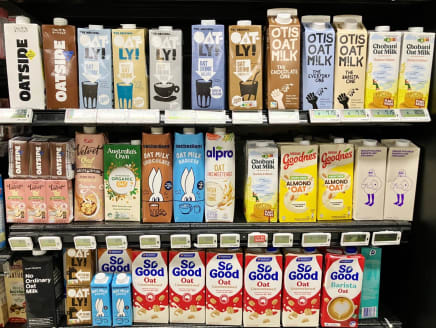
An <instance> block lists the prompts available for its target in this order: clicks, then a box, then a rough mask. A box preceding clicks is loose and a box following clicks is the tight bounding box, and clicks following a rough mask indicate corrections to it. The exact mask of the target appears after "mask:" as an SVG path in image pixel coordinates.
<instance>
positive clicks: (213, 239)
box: [194, 233, 218, 248]
mask: <svg viewBox="0 0 436 328" xmlns="http://www.w3.org/2000/svg"><path fill="white" fill-rule="evenodd" d="M217 244H218V237H217V235H216V234H214V233H204V234H203V233H202V234H199V235H197V243H196V244H194V246H195V247H197V248H217Z"/></svg>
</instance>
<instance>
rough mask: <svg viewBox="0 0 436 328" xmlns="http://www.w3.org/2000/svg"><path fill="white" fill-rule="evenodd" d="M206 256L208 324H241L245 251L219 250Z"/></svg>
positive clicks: (209, 252)
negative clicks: (243, 252)
mask: <svg viewBox="0 0 436 328" xmlns="http://www.w3.org/2000/svg"><path fill="white" fill-rule="evenodd" d="M206 256H207V266H206V324H207V325H232V326H241V325H242V285H243V284H242V283H243V279H244V277H243V269H242V266H243V264H242V263H243V254H242V251H241V250H226V249H221V250H219V249H218V250H214V251H208V252H207V255H206Z"/></svg>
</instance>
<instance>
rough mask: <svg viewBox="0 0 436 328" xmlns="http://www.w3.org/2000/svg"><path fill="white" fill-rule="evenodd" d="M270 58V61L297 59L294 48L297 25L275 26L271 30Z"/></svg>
mask: <svg viewBox="0 0 436 328" xmlns="http://www.w3.org/2000/svg"><path fill="white" fill-rule="evenodd" d="M271 36H272V38H271V39H272V40H271V49H272V50H271V60H272V61H297V54H298V52H299V50H300V49H296V48H297V45H296V43H297V42H298V38H299V37H300V28H299V27H298V26H291V27H285V26H282V27H276V28H273V29H272V31H271Z"/></svg>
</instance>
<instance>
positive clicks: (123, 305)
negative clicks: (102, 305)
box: [112, 273, 132, 326]
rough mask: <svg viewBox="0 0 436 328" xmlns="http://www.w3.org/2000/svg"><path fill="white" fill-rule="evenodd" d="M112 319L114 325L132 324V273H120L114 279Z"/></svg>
mask: <svg viewBox="0 0 436 328" xmlns="http://www.w3.org/2000/svg"><path fill="white" fill-rule="evenodd" d="M112 320H113V325H114V326H131V325H132V275H131V274H130V273H118V274H115V275H114V278H113V279H112Z"/></svg>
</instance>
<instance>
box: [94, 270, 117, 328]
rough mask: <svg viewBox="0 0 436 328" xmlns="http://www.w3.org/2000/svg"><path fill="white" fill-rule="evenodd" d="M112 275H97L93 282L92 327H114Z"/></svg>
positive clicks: (102, 273)
mask: <svg viewBox="0 0 436 328" xmlns="http://www.w3.org/2000/svg"><path fill="white" fill-rule="evenodd" d="M112 277H113V274H112V273H104V272H99V273H97V274H96V275H95V276H94V278H93V279H92V281H91V301H92V325H93V326H103V327H108V326H112V310H111V305H112V304H111V282H112Z"/></svg>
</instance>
